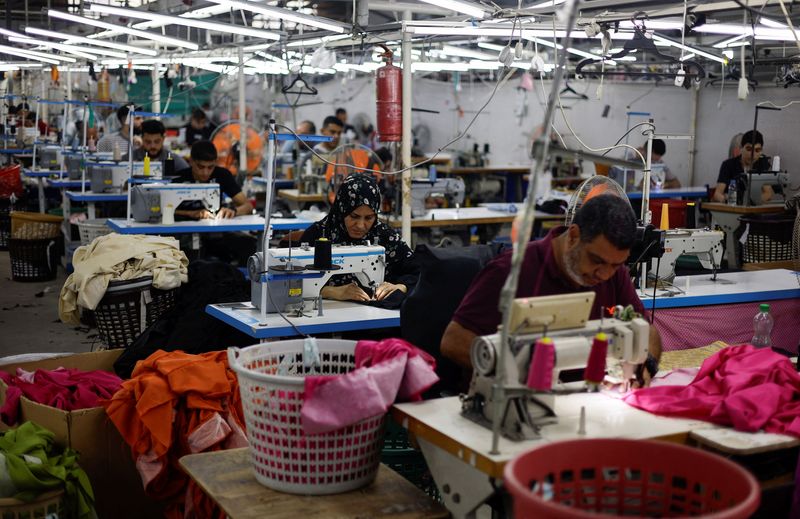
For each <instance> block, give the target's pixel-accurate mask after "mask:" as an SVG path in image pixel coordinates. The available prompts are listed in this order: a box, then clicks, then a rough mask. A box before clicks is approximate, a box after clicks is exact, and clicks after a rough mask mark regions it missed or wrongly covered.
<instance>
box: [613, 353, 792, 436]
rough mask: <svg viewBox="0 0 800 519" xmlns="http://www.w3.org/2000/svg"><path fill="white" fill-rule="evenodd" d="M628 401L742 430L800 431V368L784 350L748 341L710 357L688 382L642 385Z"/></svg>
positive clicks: (651, 408) (626, 398) (648, 407)
mask: <svg viewBox="0 0 800 519" xmlns="http://www.w3.org/2000/svg"><path fill="white" fill-rule="evenodd" d="M625 402H627V403H628V404H630V405H632V406H634V407H637V408H639V409H644V410H645V411H649V412H651V413H654V414H659V415H666V416H679V417H683V418H694V419H698V420H706V421H709V422H713V423H717V424H720V425H726V426H730V427H733V428H734V429H736V430H739V431H748V432H754V431H759V430H762V429H763V430H764V431H766V432H771V433H781V434H791V435H793V436H800V374H798V373H797V371H795V368H794V366H793V365H792V363H791V361H790V360H789V359H788V358H786V357H784V356H783V355H780V354H778V353H775V352H773V351H772V350H770V349H758V348H755V347H754V346H751V345H749V344H745V345H742V346H731V347H730V348H725V349H723V350H720V351H718V352H717V353H715V354H714V355H712V356H711V357H709V358H708V359H706V360H705V362H703V366H702V367H701V368H700V371H699V372H698V373H697V376H695V378H694V380H693V381H692V382H691V383H690V384H689V385H687V386H659V387H650V388H645V389H640V390H638V391H634V392H632V393H631V394H629V395H628V396H626V397H625Z"/></svg>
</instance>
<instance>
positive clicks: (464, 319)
mask: <svg viewBox="0 0 800 519" xmlns="http://www.w3.org/2000/svg"><path fill="white" fill-rule="evenodd" d="M566 230H567V228H566V227H557V228H555V229H553V230H551V231H550V233H548V235H547V236H546V237H545V238H543V239H541V240H538V241H533V242H530V243H528V246H527V250H526V251H525V258H524V259H523V260H522V270H521V272H520V276H519V284H518V286H517V297H535V296H550V295H556V294H571V293H575V292H585V291H588V290H593V291H594V293H595V294H596V296H595V299H594V306H592V313H591V316H590V319H599V318H600V312H601V309H602V308H603V307H609V306H615V305H622V306H627V305H633V308H634V309H635V310H636V311H637V312H639V313H641V314H644V313H645V312H644V306H643V305H642V302H641V300H640V299H639V296H638V295H636V289H635V288H634V287H633V283H631V277H630V273H629V272H628V268H627V267H625V266H622V267H620V268H618V269H617V271H616V272H615V273H614V275H613V276H612V277H611V279H609V280H608V281H604V282H602V283H600V284H599V285H596V286H593V287H577V288H576V287H575V286H573V285H572V283H570V282H569V280H568V279H567V277H566V276H565V275H564V274H562V273H561V271H560V270H559V269H558V266H557V265H556V261H555V255H554V253H553V247H552V242H553V238H555V237H557V236H559V235H560V234H561V233H563V232H564V231H566ZM510 271H511V251H510V250H509V251H507V252H505V253H503V254H501V255H499V256H498V257H496V258H495V259H493V260H492V261H491V262H489V263H488V264H487V265H486V267H484V269H483V270H482V271H480V272H479V273H478V275H477V276H476V277H475V279H474V280H473V281H472V284H471V285H470V287H469V289H468V290H467V293H466V295H465V296H464V299H462V300H461V305H459V307H458V310H456V313H455V314H454V315H453V321H455V322H457V323H458V324H460V325H461V326H463V327H464V328H466V329H467V330H470V331H471V332H473V333H476V334H478V335H488V334H491V333H495V332H496V331H497V327H498V325H499V324H500V322H501V320H502V316H501V314H500V311H499V310H498V309H497V307H498V302H499V301H500V291H501V290H502V288H503V285H504V284H505V282H506V278H507V277H508V273H509V272H510ZM540 275H541V281H539V276H540ZM537 282H539V293H537V294H534V293H533V292H534V290H535V287H536V285H537Z"/></svg>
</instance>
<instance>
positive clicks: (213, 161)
mask: <svg viewBox="0 0 800 519" xmlns="http://www.w3.org/2000/svg"><path fill="white" fill-rule="evenodd" d="M148 122H149V121H148ZM145 124H146V123H145ZM191 159H192V165H191V167H187V168H184V169H182V170H179V171H176V174H177V178H176V179H175V182H199V183H204V184H205V183H209V182H216V183H217V184H219V188H220V189H221V190H222V195H227V196H228V197H229V198H230V199H231V200H232V201H233V204H232V205H233V208H230V207H220V210H219V212H218V213H217V214H216V215H214V214H211V213H210V212H209V211H207V210H206V209H205V208H204V207H202V204H201V203H200V202H199V201H197V202H194V201H190V202H183V203H182V204H181V205H180V206H178V209H176V210H175V215H176V216H184V217H187V218H192V219H194V220H203V219H205V218H233V217H234V216H243V215H247V214H252V213H253V206H252V205H251V204H250V202H249V201H248V200H247V198H245V196H244V193H242V188H240V187H239V184H237V183H236V180H235V179H234V178H233V175H231V172H230V171H228V170H227V169H225V168H221V167H219V166H217V149H216V148H215V147H214V145H213V144H212V143H211V141H197V142H195V143H194V144H192V151H191ZM198 205H199V206H200V207H197V206H198Z"/></svg>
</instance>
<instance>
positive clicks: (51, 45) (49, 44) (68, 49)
mask: <svg viewBox="0 0 800 519" xmlns="http://www.w3.org/2000/svg"><path fill="white" fill-rule="evenodd" d="M8 41H13V42H15V43H24V44H25V45H37V46H39V47H49V48H51V49H56V50H60V51H62V52H66V53H67V54H72V55H73V56H78V57H80V58H83V59H88V60H89V61H96V60H97V56H96V55H94V54H88V53H86V52H81V51H80V50H78V49H76V48H75V47H73V46H72V45H65V44H63V43H52V42H49V41H46V40H37V39H34V38H24V37H21V38H18V37H16V36H9V37H8ZM120 57H123V58H124V57H125V56H124V55H121V56H120Z"/></svg>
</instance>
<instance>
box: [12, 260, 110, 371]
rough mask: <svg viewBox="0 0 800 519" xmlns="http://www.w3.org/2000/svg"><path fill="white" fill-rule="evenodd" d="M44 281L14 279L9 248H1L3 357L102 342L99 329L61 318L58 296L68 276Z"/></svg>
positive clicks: (61, 274) (85, 348) (68, 349)
mask: <svg viewBox="0 0 800 519" xmlns="http://www.w3.org/2000/svg"><path fill="white" fill-rule="evenodd" d="M66 277H67V276H66V274H65V272H64V269H62V268H61V267H59V269H58V277H56V279H54V280H52V281H46V282H42V283H21V282H18V281H12V280H11V261H10V259H9V256H8V251H0V357H6V356H9V355H19V354H24V353H57V352H86V351H91V350H92V349H93V348H94V349H97V347H98V346H100V345H101V342H100V340H99V337H98V336H97V330H96V329H91V330H90V329H89V328H87V327H85V326H80V327H76V326H71V325H67V324H64V323H62V322H61V321H60V320H59V318H58V296H59V294H60V293H61V287H62V286H63V285H64V280H65V279H66Z"/></svg>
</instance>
